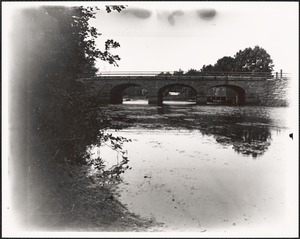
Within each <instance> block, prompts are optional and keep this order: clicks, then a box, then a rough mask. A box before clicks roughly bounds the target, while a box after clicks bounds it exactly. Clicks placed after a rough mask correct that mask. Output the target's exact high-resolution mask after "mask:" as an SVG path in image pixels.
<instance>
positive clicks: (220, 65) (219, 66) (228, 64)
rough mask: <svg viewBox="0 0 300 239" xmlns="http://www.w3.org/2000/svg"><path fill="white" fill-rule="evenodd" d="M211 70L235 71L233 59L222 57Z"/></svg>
mask: <svg viewBox="0 0 300 239" xmlns="http://www.w3.org/2000/svg"><path fill="white" fill-rule="evenodd" d="M213 68H214V71H216V72H230V71H233V70H234V69H235V59H234V58H232V57H230V56H224V57H222V58H220V59H219V60H218V61H217V63H216V64H215V65H214V67H213Z"/></svg>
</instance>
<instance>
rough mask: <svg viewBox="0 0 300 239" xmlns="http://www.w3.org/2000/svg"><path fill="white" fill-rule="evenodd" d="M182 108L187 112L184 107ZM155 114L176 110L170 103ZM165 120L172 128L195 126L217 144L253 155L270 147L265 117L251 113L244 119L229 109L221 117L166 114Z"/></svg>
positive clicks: (193, 127) (190, 127) (257, 154)
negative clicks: (227, 113) (211, 136)
mask: <svg viewBox="0 0 300 239" xmlns="http://www.w3.org/2000/svg"><path fill="white" fill-rule="evenodd" d="M184 107H185V108H184V109H186V110H187V111H188V108H187V106H184ZM176 109H180V108H179V107H177V108H176ZM190 109H193V108H192V107H191V108H190ZM157 113H158V114H164V115H168V114H172V113H175V112H174V108H172V106H164V107H160V108H158V109H157ZM165 121H166V122H165V123H166V124H168V125H170V126H172V127H183V128H186V129H195V128H197V129H199V131H200V132H201V133H203V134H206V135H213V136H214V137H215V138H216V141H217V142H218V143H220V144H222V145H232V146H233V149H234V150H235V151H236V152H238V153H242V154H245V155H251V156H252V157H254V158H255V157H257V156H259V155H262V154H263V153H264V152H266V151H267V149H268V147H269V146H270V140H271V132H270V130H269V127H268V123H269V120H268V119H267V118H259V117H254V116H253V117H251V118H250V117H249V118H248V117H247V118H245V117H244V116H243V115H242V114H240V113H238V112H237V113H234V112H232V113H231V114H230V115H222V116H218V115H215V114H213V113H212V114H203V115H202V114H200V115H196V117H195V116H193V117H191V115H189V114H187V115H186V116H178V117H167V118H166V120H165ZM187 121H188V122H187ZM246 122H247V123H246ZM249 122H256V123H249Z"/></svg>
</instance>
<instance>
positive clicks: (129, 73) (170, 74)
mask: <svg viewBox="0 0 300 239" xmlns="http://www.w3.org/2000/svg"><path fill="white" fill-rule="evenodd" d="M111 76H119V77H122V76H124V77H128V76H129V77H130V76H162V77H174V76H176V77H184V78H187V77H195V76H198V77H199V76H200V77H201V76H236V77H266V78H275V79H278V78H287V77H288V76H289V74H288V73H282V71H281V72H280V73H278V72H274V73H270V72H224V71H223V72H197V73H195V74H189V73H188V72H185V71H182V72H180V73H178V72H174V71H109V72H99V73H97V74H94V73H84V74H80V75H79V76H78V78H79V79H83V78H94V77H111Z"/></svg>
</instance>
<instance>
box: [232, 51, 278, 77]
mask: <svg viewBox="0 0 300 239" xmlns="http://www.w3.org/2000/svg"><path fill="white" fill-rule="evenodd" d="M234 59H235V69H234V70H235V71H241V72H268V73H270V72H272V71H273V67H274V65H273V60H272V59H271V57H270V55H269V54H268V53H267V51H266V50H265V49H263V48H261V47H259V46H255V47H254V48H253V49H252V48H251V47H248V48H246V49H244V50H243V51H239V52H237V53H236V54H235V56H234Z"/></svg>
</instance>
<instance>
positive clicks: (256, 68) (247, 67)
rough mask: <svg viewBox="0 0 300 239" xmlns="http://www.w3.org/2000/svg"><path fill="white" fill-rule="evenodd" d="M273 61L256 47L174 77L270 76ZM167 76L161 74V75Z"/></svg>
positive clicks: (179, 73) (179, 72)
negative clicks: (213, 75)
mask: <svg viewBox="0 0 300 239" xmlns="http://www.w3.org/2000/svg"><path fill="white" fill-rule="evenodd" d="M273 67H274V65H273V60H272V59H271V57H270V55H269V54H268V53H267V51H266V50H265V49H263V48H261V47H259V46H255V47H254V48H253V49H252V48H251V47H248V48H246V49H244V50H240V51H239V52H237V53H236V54H235V56H234V58H233V57H230V56H224V57H222V58H220V59H219V60H218V61H217V63H216V64H214V65H211V64H209V65H203V66H202V68H201V70H200V71H197V70H195V69H190V70H188V71H187V72H186V73H184V72H183V71H182V70H180V69H179V71H175V72H174V73H173V75H177V76H180V75H187V76H197V75H203V74H204V75H207V74H216V73H230V72H232V73H233V72H235V73H236V72H245V73H247V72H249V73H252V74H255V73H261V74H260V75H262V73H263V75H269V74H270V73H271V72H272V71H273ZM163 74H164V75H166V74H165V73H160V75H163Z"/></svg>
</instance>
